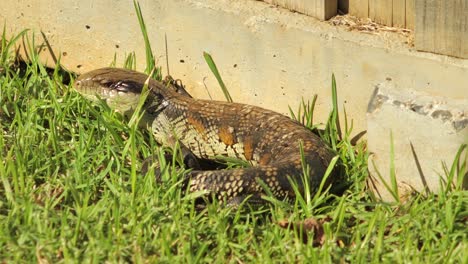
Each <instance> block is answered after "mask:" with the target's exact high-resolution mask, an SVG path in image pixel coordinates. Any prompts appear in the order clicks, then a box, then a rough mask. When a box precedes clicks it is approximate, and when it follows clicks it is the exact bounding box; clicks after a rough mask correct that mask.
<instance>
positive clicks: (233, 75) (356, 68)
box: [0, 0, 468, 133]
mask: <svg viewBox="0 0 468 264" xmlns="http://www.w3.org/2000/svg"><path fill="white" fill-rule="evenodd" d="M140 3H141V8H142V10H143V15H144V18H145V20H146V24H147V27H148V31H149V37H150V39H151V42H152V44H153V49H154V51H155V53H156V55H157V57H158V59H159V61H160V64H161V65H165V50H164V34H167V38H168V44H169V47H168V49H169V64H170V70H171V75H173V76H174V77H176V78H181V79H182V80H183V81H184V82H185V83H186V84H187V86H188V90H189V92H191V93H192V94H193V95H194V96H195V97H202V98H208V97H209V96H208V92H207V89H208V91H209V93H210V94H211V96H212V97H213V98H214V99H221V100H223V99H224V97H223V95H222V93H221V92H220V89H219V88H218V84H217V82H216V80H215V78H214V77H213V75H212V74H211V72H210V70H209V69H208V67H207V65H206V63H205V61H204V59H203V56H202V52H203V51H207V52H209V53H211V54H212V56H213V57H214V59H215V61H216V63H217V65H218V68H219V69H220V72H221V74H222V76H223V79H224V81H225V83H226V85H227V87H228V88H229V90H230V92H231V94H232V96H233V99H234V100H235V101H237V102H243V103H249V104H255V105H259V106H262V107H266V108H270V109H274V110H277V111H280V112H282V113H286V114H287V113H288V105H291V106H292V107H293V108H294V109H295V108H296V106H297V105H298V103H299V102H300V100H301V98H303V97H304V98H305V99H309V98H312V96H313V94H316V93H317V94H318V95H319V99H318V102H317V103H318V104H317V107H316V109H317V112H316V117H317V120H318V121H324V120H326V118H327V116H328V113H329V110H330V106H331V104H330V84H331V75H332V73H335V76H336V79H337V83H338V95H339V105H345V106H346V110H347V113H348V115H349V116H350V117H351V118H353V119H354V127H355V131H354V132H355V133H359V132H361V131H362V130H366V118H365V114H366V108H367V103H368V100H369V98H370V96H371V93H372V91H373V87H374V85H375V84H376V83H380V82H382V81H384V80H385V79H392V80H393V81H394V82H395V83H398V84H399V85H400V86H401V87H405V89H406V88H408V89H415V90H419V91H424V92H426V93H428V94H431V95H435V96H447V97H450V98H454V99H456V98H459V99H460V98H466V90H467V89H468V78H467V77H466V76H468V62H467V61H466V60H460V59H454V58H449V57H445V56H438V55H433V54H427V53H420V52H416V51H414V50H413V49H412V48H410V47H408V45H407V44H405V43H404V42H405V41H406V38H402V37H401V36H399V35H396V34H391V33H378V34H362V33H357V32H349V31H347V30H346V28H341V27H335V26H332V25H329V24H328V23H326V22H320V21H318V20H316V19H314V18H311V17H307V16H305V15H301V14H297V13H292V12H289V11H287V10H285V9H282V8H276V7H274V6H271V5H268V4H266V3H264V2H261V1H250V0H160V1H150V0H142V1H140ZM3 23H6V25H7V28H8V33H10V34H13V33H14V32H16V33H17V32H19V31H20V30H22V29H24V28H31V29H32V30H33V31H34V32H36V43H37V44H38V45H39V44H41V42H42V36H41V34H40V33H39V32H40V31H42V32H43V33H44V35H45V36H46V37H47V39H48V41H49V43H50V45H51V46H52V48H53V50H54V52H55V53H56V55H57V56H58V55H62V58H61V62H62V63H63V64H64V65H65V66H66V67H67V68H68V69H70V70H74V71H77V72H83V71H88V70H91V69H94V68H97V67H103V66H107V65H109V64H110V63H111V61H112V60H113V57H114V54H117V62H118V64H117V65H122V62H123V58H124V55H125V54H128V53H130V52H132V51H135V52H136V55H137V64H138V68H139V69H143V68H144V67H143V65H144V45H143V39H142V36H141V33H140V29H139V26H138V22H137V18H136V15H135V11H134V7H133V2H132V1H113V0H101V1H93V0H81V1H68V2H67V4H63V1H58V0H36V1H13V0H7V1H2V4H1V5H0V24H3ZM43 53H44V54H45V55H47V53H48V52H47V50H45V49H44V52H43ZM47 61H48V62H49V63H51V64H53V61H52V60H51V59H50V58H48V59H47ZM205 85H206V86H207V89H205Z"/></svg>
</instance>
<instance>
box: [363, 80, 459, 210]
mask: <svg viewBox="0 0 468 264" xmlns="http://www.w3.org/2000/svg"><path fill="white" fill-rule="evenodd" d="M367 127H368V130H367V131H368V148H369V151H370V153H371V156H370V159H369V171H370V173H371V179H370V181H371V182H370V185H371V187H372V188H373V189H374V191H375V193H376V194H377V196H379V197H381V198H382V199H383V200H386V201H391V200H393V197H392V195H391V194H390V192H389V191H388V190H387V188H385V186H384V184H383V182H382V180H381V179H380V178H379V177H378V173H377V172H379V173H380V175H381V176H382V178H383V180H384V181H386V182H387V183H388V184H389V185H390V186H391V184H390V183H391V180H390V168H391V167H390V164H391V145H390V144H391V136H390V133H392V136H393V146H394V169H395V173H396V179H397V182H398V187H399V196H400V198H404V197H405V196H407V195H408V194H409V193H410V192H412V191H413V190H416V191H419V192H424V191H434V192H436V191H437V190H438V189H439V187H440V186H441V185H440V182H441V180H442V181H445V182H447V179H446V177H445V176H446V175H445V174H444V172H443V167H442V162H444V163H445V164H447V166H448V167H449V168H450V166H451V165H452V162H453V161H454V158H455V155H456V153H457V151H458V149H459V147H460V146H461V145H462V144H467V143H468V99H467V98H465V99H451V98H447V97H440V96H433V95H428V94H424V93H421V92H416V91H414V90H412V89H399V88H398V87H395V85H393V84H391V82H386V83H381V84H379V85H377V87H376V89H375V91H374V93H373V95H372V98H371V100H370V102H369V105H368V110H367ZM465 154H466V153H465ZM463 158H464V159H467V158H468V155H464V156H463ZM374 165H375V166H374ZM467 173H468V172H462V173H461V175H464V176H465V179H464V185H465V188H466V185H467V180H468V179H467V178H468V177H467V175H468V174H467Z"/></svg>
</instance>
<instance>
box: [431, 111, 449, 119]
mask: <svg viewBox="0 0 468 264" xmlns="http://www.w3.org/2000/svg"><path fill="white" fill-rule="evenodd" d="M431 116H432V118H435V119H442V120H443V121H448V120H450V119H451V118H452V113H450V111H449V110H435V111H434V112H432V114H431Z"/></svg>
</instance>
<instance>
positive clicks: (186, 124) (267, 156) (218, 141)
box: [75, 68, 335, 204]
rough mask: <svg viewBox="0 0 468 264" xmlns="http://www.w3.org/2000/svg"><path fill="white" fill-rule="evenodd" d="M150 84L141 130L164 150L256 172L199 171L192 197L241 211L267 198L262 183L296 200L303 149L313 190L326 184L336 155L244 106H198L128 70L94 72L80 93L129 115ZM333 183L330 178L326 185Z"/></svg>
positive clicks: (191, 181) (269, 114) (290, 124)
mask: <svg viewBox="0 0 468 264" xmlns="http://www.w3.org/2000/svg"><path fill="white" fill-rule="evenodd" d="M145 81H148V88H149V90H150V92H149V94H148V97H147V99H146V101H145V104H144V106H143V110H145V114H144V116H143V118H142V121H141V123H140V126H142V127H144V128H146V129H149V130H150V131H151V132H152V133H153V135H154V137H155V139H156V141H157V142H158V143H159V144H161V145H163V146H167V147H174V146H175V144H176V142H177V143H179V144H180V145H182V146H183V147H184V148H185V149H187V150H188V151H189V152H191V153H193V154H194V155H195V156H196V157H198V158H200V159H214V157H215V156H219V155H221V156H227V157H235V158H238V159H242V160H245V161H247V162H249V163H250V164H251V165H252V167H249V168H237V169H230V170H207V171H202V170H193V171H191V172H190V173H189V175H187V180H186V184H188V185H189V190H190V191H202V190H203V191H207V193H208V194H207V197H211V195H215V196H216V197H217V198H218V199H219V200H221V201H225V202H227V203H229V204H238V203H240V202H242V201H243V200H244V199H245V198H246V197H247V196H251V197H252V198H251V200H253V201H261V195H263V194H264V193H265V192H264V188H263V187H262V184H260V183H259V181H262V182H263V183H264V184H266V186H268V187H269V189H270V190H271V192H272V194H273V195H274V196H275V197H277V198H279V199H283V198H294V196H295V192H294V190H293V188H292V186H291V184H290V180H288V178H289V177H290V179H291V180H293V181H295V182H296V183H297V185H298V187H299V191H300V192H301V193H303V192H304V182H303V180H302V179H303V168H302V165H301V155H300V143H302V146H303V150H304V159H305V163H306V164H307V165H308V167H309V169H310V171H309V175H310V177H309V179H307V180H308V184H309V186H310V190H311V191H313V190H315V189H316V188H317V187H318V186H319V184H320V182H321V181H322V178H323V175H324V173H325V171H326V169H327V167H328V165H329V163H330V160H331V158H332V157H333V154H332V152H331V151H330V150H329V149H328V148H327V146H326V145H325V144H324V142H323V141H322V140H321V139H320V138H319V137H318V136H316V135H315V134H314V133H312V132H311V131H310V130H309V129H307V128H306V127H304V126H302V125H301V124H300V123H298V122H296V121H293V120H291V119H290V118H288V117H286V116H284V115H281V114H279V113H276V112H273V111H270V110H267V109H263V108H260V107H256V106H251V105H245V104H238V103H228V102H219V101H208V100H198V99H194V98H192V97H190V96H188V95H187V94H186V93H184V92H181V93H180V92H179V93H178V92H177V91H176V89H171V88H168V87H165V86H164V85H163V84H162V83H160V82H157V81H155V80H153V79H148V77H147V75H145V74H142V73H138V72H135V71H130V70H125V69H116V68H103V69H98V70H94V71H91V72H88V73H86V74H83V75H81V76H80V77H79V78H78V79H77V81H76V82H75V89H76V90H77V91H78V92H79V93H81V94H82V95H84V96H85V97H87V98H89V99H91V100H96V95H98V96H99V97H100V98H101V99H103V100H105V101H106V102H107V104H108V105H109V106H110V107H111V108H114V109H116V110H118V111H120V112H122V113H123V114H125V115H127V116H130V115H132V114H133V111H134V109H135V107H136V105H137V103H138V100H139V96H140V93H141V91H142V87H143V85H144V83H145ZM334 179H335V176H334V175H330V177H329V180H328V181H327V183H326V185H325V186H327V185H328V184H330V183H331V182H332V181H333V180H334Z"/></svg>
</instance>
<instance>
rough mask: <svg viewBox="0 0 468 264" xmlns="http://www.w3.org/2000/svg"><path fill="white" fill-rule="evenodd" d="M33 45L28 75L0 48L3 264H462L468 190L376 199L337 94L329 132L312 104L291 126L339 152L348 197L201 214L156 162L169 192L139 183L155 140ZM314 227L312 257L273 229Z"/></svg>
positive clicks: (291, 236)
mask: <svg viewBox="0 0 468 264" xmlns="http://www.w3.org/2000/svg"><path fill="white" fill-rule="evenodd" d="M141 21H143V20H142V19H141ZM23 34H24V33H23ZM27 39H28V41H27V43H29V54H30V57H31V62H30V63H29V64H27V65H26V64H21V63H18V62H17V61H16V60H15V57H14V50H13V48H12V47H13V44H14V41H16V40H17V39H11V40H8V39H6V37H5V35H4V36H3V38H2V42H1V43H2V46H1V51H0V52H1V55H0V58H1V61H0V157H1V160H0V261H1V262H5V263H12V262H20V263H21V262H41V263H47V262H48V263H60V262H85V263H87V262H95V263H100V262H104V261H109V262H139V263H141V262H144V263H147V262H150V263H151V262H156V261H157V262H163V263H168V262H189V263H198V262H201V263H207V262H208V263H211V262H215V263H239V262H240V263H242V262H254V263H281V262H284V263H294V262H299V263H301V262H311V263H316V262H320V263H336V262H343V263H346V262H352V263H368V262H374V263H377V262H378V263H381V262H386V263H394V262H399V263H410V262H411V263H444V262H446V263H467V261H468V254H467V252H468V243H467V219H468V212H467V194H466V191H462V190H460V187H459V186H461V184H459V185H456V186H451V185H444V188H443V190H442V191H441V192H440V193H437V194H433V193H428V194H417V193H415V194H414V195H413V196H411V197H410V198H409V199H408V200H406V201H405V202H404V203H403V202H395V203H383V202H379V201H376V200H375V199H373V196H372V194H371V193H370V192H369V191H368V190H367V187H366V179H367V177H368V172H367V158H368V154H367V151H366V145H365V143H364V142H361V143H359V144H358V145H357V146H353V145H352V144H351V143H350V135H351V130H352V124H348V121H347V119H346V115H344V118H345V119H346V122H345V123H346V125H345V128H344V130H343V131H342V133H341V134H340V133H338V131H341V129H340V128H339V126H337V125H336V124H337V123H336V121H337V120H338V111H337V107H336V106H337V105H336V85H335V84H334V82H333V89H334V90H335V91H334V95H335V96H334V100H333V102H331V104H333V105H335V107H334V111H333V112H332V113H331V115H330V121H329V122H328V125H327V126H321V125H318V124H315V123H313V113H312V112H313V109H314V107H315V106H314V103H313V102H314V101H313V102H312V103H306V102H303V103H302V104H301V109H302V110H301V113H296V114H295V116H296V118H297V119H299V120H301V121H303V122H304V123H306V125H307V126H309V127H311V128H312V129H316V128H321V129H322V130H321V131H322V132H320V133H321V136H322V137H323V138H324V139H325V140H326V141H328V142H329V143H330V145H331V146H332V147H333V148H335V149H336V150H337V153H338V157H339V160H340V163H341V164H342V167H343V172H344V175H346V178H345V179H344V181H346V182H349V183H350V185H349V186H348V189H347V190H346V191H345V192H344V194H343V195H341V196H334V195H332V194H329V193H328V192H323V193H322V194H320V195H315V196H311V197H301V198H299V199H298V200H297V201H296V202H293V203H285V202H282V201H277V200H275V199H273V198H271V197H270V198H268V200H270V201H271V202H272V203H271V205H269V206H266V207H265V208H259V209H250V208H248V207H245V208H240V209H233V208H226V207H223V206H220V205H218V204H216V202H215V203H214V204H210V205H208V206H207V207H206V208H205V209H204V210H203V211H201V212H197V210H196V207H195V205H194V202H193V201H194V200H193V199H192V198H193V197H194V196H196V195H197V194H192V195H188V196H187V195H184V193H185V191H184V190H182V189H181V182H180V179H181V178H182V175H183V173H184V171H183V170H182V169H178V168H177V167H175V166H172V165H167V164H166V162H165V161H164V160H162V159H161V165H162V171H163V176H162V177H163V179H164V182H163V183H161V184H157V183H156V181H155V179H154V176H152V175H150V174H147V175H140V173H139V168H140V166H141V163H142V161H143V160H144V159H145V158H146V157H148V156H150V155H152V154H153V153H159V154H161V153H162V152H161V151H162V150H161V149H160V148H159V147H158V146H156V143H155V142H154V140H153V138H152V137H151V136H150V134H149V133H147V132H145V131H140V130H139V129H137V128H136V126H135V122H133V125H129V122H128V121H126V120H124V119H123V118H122V117H121V116H120V115H119V114H117V113H115V112H113V111H111V110H110V109H109V108H108V107H106V106H105V105H104V104H98V105H93V104H91V103H90V102H88V101H86V100H85V99H83V98H82V97H81V96H79V95H78V94H77V93H76V92H74V91H73V90H72V87H70V86H69V85H67V84H63V83H64V82H65V83H66V82H67V79H68V77H71V78H72V79H73V76H67V75H62V74H60V73H61V72H62V71H60V70H59V69H58V68H57V69H53V70H48V69H46V68H45V67H44V66H43V65H42V64H41V63H40V62H39V60H38V59H37V53H36V52H34V49H33V48H32V47H34V42H33V38H31V37H28V38H27ZM151 56H152V55H150V54H149V53H148V55H147V58H148V59H149V60H151V58H152V57H151ZM129 58H130V59H127V60H125V62H123V64H125V65H127V66H129V67H131V66H134V65H135V56H134V55H132V54H130V56H129ZM116 65H117V66H118V65H119V64H118V63H116ZM120 65H122V64H120ZM152 69H154V65H153V66H151V67H148V69H147V72H149V71H151V70H152ZM158 72H160V71H158ZM342 117H343V116H342ZM463 155H466V150H463V149H462V150H461V152H460V155H459V156H463ZM160 156H161V155H160ZM450 165H451V164H450ZM463 166H466V163H459V164H455V165H453V166H448V167H447V166H446V168H447V169H446V174H447V175H445V176H444V177H446V178H453V177H456V176H457V171H458V170H460V167H462V168H461V169H466V167H463ZM441 184H442V185H443V184H444V183H441ZM311 216H312V217H314V218H316V219H319V220H322V221H323V222H324V224H323V227H324V232H325V242H324V244H323V245H322V246H318V247H314V246H313V245H312V244H313V241H311V240H309V241H308V242H307V243H306V244H304V243H303V240H302V237H301V235H300V232H295V231H294V230H288V229H283V228H281V227H279V225H278V222H279V221H281V220H283V219H287V220H288V221H291V222H292V221H301V220H304V219H305V218H307V217H311Z"/></svg>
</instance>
